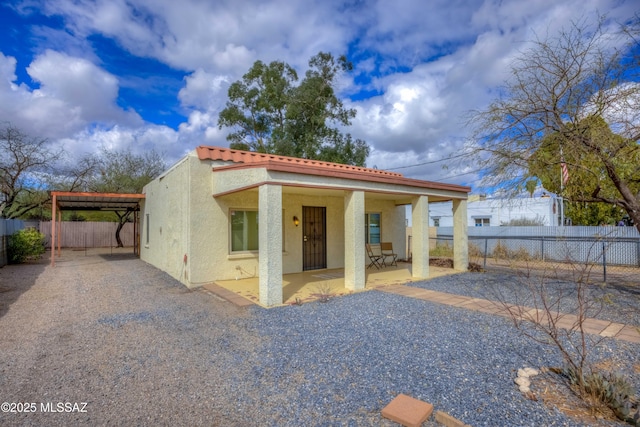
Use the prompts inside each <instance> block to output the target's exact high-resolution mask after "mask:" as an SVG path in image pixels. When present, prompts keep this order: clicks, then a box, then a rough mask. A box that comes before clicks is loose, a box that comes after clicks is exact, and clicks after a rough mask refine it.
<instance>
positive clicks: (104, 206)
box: [51, 191, 145, 266]
mask: <svg viewBox="0 0 640 427" xmlns="http://www.w3.org/2000/svg"><path fill="white" fill-rule="evenodd" d="M144 198H145V195H144V194H127V193H82V192H73V191H52V192H51V265H52V266H55V265H56V262H55V252H56V238H57V243H58V256H60V251H61V247H60V235H61V234H62V211H70V210H73V211H130V212H133V229H134V232H133V234H134V236H135V237H134V239H133V251H134V253H135V254H136V255H138V256H139V255H140V242H139V240H138V235H139V231H138V228H139V216H138V214H139V212H140V201H141V200H144Z"/></svg>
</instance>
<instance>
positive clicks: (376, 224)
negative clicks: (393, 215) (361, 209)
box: [364, 213, 382, 243]
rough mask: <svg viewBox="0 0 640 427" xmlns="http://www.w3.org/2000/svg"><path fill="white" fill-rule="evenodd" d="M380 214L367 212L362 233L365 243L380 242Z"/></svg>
mask: <svg viewBox="0 0 640 427" xmlns="http://www.w3.org/2000/svg"><path fill="white" fill-rule="evenodd" d="M380 219H381V214H379V213H367V214H365V219H364V227H365V230H364V233H365V241H366V243H380V236H381V231H380V230H381V224H382V223H381V220H380Z"/></svg>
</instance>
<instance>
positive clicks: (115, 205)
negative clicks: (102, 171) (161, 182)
mask: <svg viewBox="0 0 640 427" xmlns="http://www.w3.org/2000/svg"><path fill="white" fill-rule="evenodd" d="M51 198H52V199H53V201H54V203H55V205H56V207H57V209H58V210H62V211H64V210H67V211H68V210H74V211H92V210H105V211H122V210H127V209H133V210H137V209H138V207H139V203H140V201H141V200H144V198H145V195H144V194H129V193H78V192H73V191H52V192H51Z"/></svg>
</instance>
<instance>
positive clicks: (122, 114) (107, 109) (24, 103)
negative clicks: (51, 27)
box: [0, 50, 142, 138]
mask: <svg viewBox="0 0 640 427" xmlns="http://www.w3.org/2000/svg"><path fill="white" fill-rule="evenodd" d="M0 55H2V54H1V53H0ZM0 64H2V66H0V69H1V70H2V71H1V72H2V75H3V77H4V80H5V81H6V84H2V86H0V94H2V95H3V99H4V100H7V101H9V100H11V101H10V102H3V103H2V107H0V108H1V110H0V111H1V112H2V117H3V119H4V120H7V121H10V122H12V123H13V124H14V125H16V126H18V127H21V128H24V129H29V130H30V132H33V133H35V134H38V135H46V136H48V137H50V138H57V137H63V136H68V135H70V134H73V133H75V132H78V131H81V130H82V129H84V128H85V127H86V126H94V125H95V124H104V125H115V124H124V125H128V126H140V125H142V120H141V119H140V117H139V116H138V115H137V114H136V113H135V112H132V111H124V110H122V109H121V108H120V107H118V105H117V96H118V81H117V78H115V77H114V76H113V75H111V74H109V73H107V72H106V71H104V70H102V69H101V68H99V67H97V66H95V65H94V64H92V63H91V62H89V61H87V60H85V59H82V58H76V57H71V56H68V55H66V54H64V53H60V52H54V51H51V50H47V51H45V52H44V53H43V54H42V55H40V56H38V57H37V58H36V59H35V60H34V61H33V62H32V63H31V64H30V65H29V66H28V67H27V70H26V71H27V72H28V73H29V76H30V77H31V78H32V79H33V81H35V82H36V83H38V84H39V87H37V88H35V89H33V88H30V87H28V86H26V85H25V84H22V85H19V86H18V85H16V84H15V80H16V76H15V59H14V58H11V57H6V56H4V55H2V56H1V57H0Z"/></svg>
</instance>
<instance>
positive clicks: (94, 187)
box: [86, 149, 166, 247]
mask: <svg viewBox="0 0 640 427" xmlns="http://www.w3.org/2000/svg"><path fill="white" fill-rule="evenodd" d="M86 163H87V164H95V165H96V167H97V170H96V173H95V174H94V175H93V177H92V178H91V179H89V180H88V182H87V186H88V190H89V191H95V192H100V193H140V192H142V188H143V187H144V186H145V185H146V184H147V183H149V182H150V181H151V180H152V179H154V178H155V177H156V176H158V175H160V173H162V171H164V169H165V167H166V166H165V162H164V160H163V159H162V156H161V155H160V154H159V153H158V152H156V151H153V150H152V151H147V152H146V153H144V154H141V155H136V154H134V153H133V152H132V151H131V150H130V149H125V150H121V151H116V150H108V149H103V150H102V151H101V153H100V154H99V155H97V156H91V157H89V158H88V159H86ZM132 213H133V210H126V211H122V212H120V211H116V212H115V214H116V216H117V217H118V227H117V228H116V242H117V246H118V247H122V246H124V245H123V243H122V240H121V239H120V231H121V230H122V227H124V224H125V223H126V222H127V221H129V220H130V218H131V214H132Z"/></svg>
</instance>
